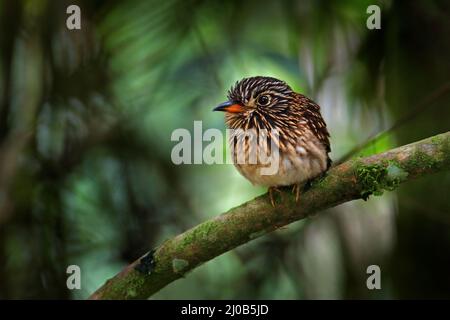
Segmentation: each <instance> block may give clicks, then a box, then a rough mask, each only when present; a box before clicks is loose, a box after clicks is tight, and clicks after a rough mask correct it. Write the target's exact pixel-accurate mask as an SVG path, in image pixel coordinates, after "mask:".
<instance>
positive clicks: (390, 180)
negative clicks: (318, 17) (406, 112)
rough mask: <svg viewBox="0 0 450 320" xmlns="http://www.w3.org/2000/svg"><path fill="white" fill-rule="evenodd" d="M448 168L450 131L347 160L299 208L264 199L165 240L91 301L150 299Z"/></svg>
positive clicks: (288, 198)
mask: <svg viewBox="0 0 450 320" xmlns="http://www.w3.org/2000/svg"><path fill="white" fill-rule="evenodd" d="M449 169H450V131H449V132H446V133H443V134H440V135H437V136H434V137H431V138H428V139H425V140H422V141H419V142H415V143H412V144H409V145H405V146H402V147H399V148H396V149H392V150H389V151H387V152H384V153H381V154H377V155H373V156H370V157H366V158H359V159H353V160H349V161H347V162H345V163H342V164H340V165H338V166H336V167H333V168H332V169H330V170H329V171H328V172H327V174H326V176H325V177H323V178H319V179H316V180H315V181H314V182H313V183H312V186H311V188H309V189H308V190H307V191H305V192H303V193H302V194H301V195H300V200H299V203H298V204H297V203H295V200H294V197H293V195H292V194H291V192H290V190H284V191H283V192H281V194H280V195H279V199H277V206H276V207H275V208H274V207H272V205H271V204H270V200H269V198H268V195H267V194H264V195H262V196H259V197H257V198H255V199H253V200H251V201H249V202H246V203H244V204H242V205H241V206H239V207H236V208H233V209H231V210H229V211H228V212H227V213H224V214H221V215H219V216H217V217H215V218H213V219H210V220H208V221H205V222H203V223H201V224H199V225H197V226H196V227H194V228H192V229H190V230H188V231H186V232H184V233H182V234H180V235H178V236H176V237H174V238H172V239H170V240H167V241H165V242H164V243H163V244H161V245H160V246H159V247H157V248H156V249H154V250H151V251H150V252H148V253H147V254H146V255H144V256H143V257H141V258H140V259H138V260H136V261H135V262H133V263H132V264H130V265H129V266H127V267H126V268H125V269H124V270H122V272H120V273H119V274H117V275H116V276H115V277H113V278H112V279H110V280H108V281H107V282H106V283H105V284H104V285H103V286H102V287H101V288H99V289H98V290H97V291H96V292H95V293H94V294H93V295H92V296H91V297H90V299H146V298H148V297H149V296H150V295H152V294H154V293H155V292H157V291H159V290H160V289H161V288H163V287H165V286H166V285H168V284H169V283H171V282H173V281H175V280H177V279H179V278H181V277H183V275H185V274H186V273H187V272H188V271H190V270H192V269H194V268H196V267H197V266H199V265H201V264H203V263H205V262H207V261H209V260H211V259H213V258H215V257H217V256H219V255H221V254H222V253H224V252H227V251H229V250H231V249H233V248H236V247H237V246H239V245H241V244H244V243H246V242H249V241H251V240H253V239H255V238H258V237H260V236H262V235H264V234H266V233H269V232H272V231H274V230H276V229H278V228H280V227H282V226H285V225H287V224H289V223H291V222H294V221H297V220H300V219H304V218H306V217H307V216H308V215H310V214H312V213H315V212H318V211H322V210H324V209H327V208H330V207H333V206H336V205H339V204H341V203H344V202H347V201H351V200H355V199H367V198H368V197H369V196H370V195H371V194H374V195H379V194H381V193H382V192H383V191H384V190H393V189H395V188H396V187H397V186H398V185H399V184H400V183H402V182H405V181H408V180H411V179H414V178H417V177H420V176H424V175H427V174H431V173H436V172H439V171H445V170H449Z"/></svg>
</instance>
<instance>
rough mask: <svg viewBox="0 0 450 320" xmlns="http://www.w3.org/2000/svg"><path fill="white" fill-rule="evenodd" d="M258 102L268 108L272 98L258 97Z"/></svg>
mask: <svg viewBox="0 0 450 320" xmlns="http://www.w3.org/2000/svg"><path fill="white" fill-rule="evenodd" d="M257 102H258V104H259V105H260V106H267V105H268V104H269V102H270V98H269V96H267V95H262V96H259V97H258V100H257Z"/></svg>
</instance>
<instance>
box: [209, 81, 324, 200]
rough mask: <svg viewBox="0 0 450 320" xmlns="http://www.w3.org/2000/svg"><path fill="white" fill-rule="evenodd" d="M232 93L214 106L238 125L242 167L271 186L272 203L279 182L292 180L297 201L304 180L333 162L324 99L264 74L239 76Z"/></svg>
mask: <svg viewBox="0 0 450 320" xmlns="http://www.w3.org/2000/svg"><path fill="white" fill-rule="evenodd" d="M228 99H229V100H228V101H226V102H224V103H222V104H220V105H219V106H217V107H216V108H215V109H214V111H224V112H225V113H226V114H225V122H226V124H227V127H228V128H230V129H233V130H231V135H230V137H231V139H230V143H231V144H230V147H231V150H232V159H233V163H234V165H235V166H236V168H237V169H238V171H239V172H240V173H241V174H242V175H243V176H244V177H245V178H247V179H248V180H249V181H250V182H252V183H253V184H254V185H261V186H267V187H269V195H270V201H271V203H272V205H273V206H275V202H274V198H273V191H279V190H278V187H283V186H293V192H294V193H295V199H296V201H298V200H299V193H300V189H301V188H302V186H303V185H304V184H305V183H306V182H308V181H310V180H311V179H313V178H315V177H317V176H319V175H321V174H323V173H324V172H325V171H326V170H328V168H329V167H330V165H331V160H330V157H329V155H328V153H329V152H330V141H329V136H330V135H329V133H328V130H327V126H326V124H325V121H324V120H323V118H322V115H321V114H320V107H319V105H318V104H317V103H315V102H314V101H312V100H311V99H309V98H307V97H306V96H304V95H302V94H300V93H297V92H294V91H293V90H292V89H291V87H290V86H289V85H287V84H286V83H285V82H284V81H281V80H278V79H275V78H272V77H261V76H258V77H250V78H244V79H242V80H241V81H238V82H236V84H235V86H234V87H232V88H231V89H230V90H229V92H228ZM248 132H253V134H247V133H248ZM257 149H258V151H257V152H256V150H257ZM275 151H276V152H275ZM258 152H260V153H258ZM254 154H256V155H262V156H265V158H264V157H262V156H261V157H260V156H255V157H252V156H253V155H254ZM263 158H264V159H263ZM251 159H253V160H254V161H250V160H251ZM255 159H256V160H255ZM263 160H264V161H263ZM274 162H275V164H276V166H273V163H274ZM270 166H272V167H275V168H276V170H268V169H269V167H270Z"/></svg>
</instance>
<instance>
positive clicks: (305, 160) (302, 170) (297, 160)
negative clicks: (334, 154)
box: [235, 150, 327, 187]
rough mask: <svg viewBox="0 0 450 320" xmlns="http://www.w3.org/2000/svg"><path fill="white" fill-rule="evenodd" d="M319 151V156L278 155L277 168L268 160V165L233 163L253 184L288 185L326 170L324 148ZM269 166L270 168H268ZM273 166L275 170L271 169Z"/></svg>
mask: <svg viewBox="0 0 450 320" xmlns="http://www.w3.org/2000/svg"><path fill="white" fill-rule="evenodd" d="M320 151H322V150H320ZM321 153H322V154H321V156H320V155H319V157H317V156H314V155H311V154H297V155H296V156H294V157H289V156H287V155H280V158H279V159H278V168H276V166H274V165H273V163H271V162H269V163H270V165H261V164H235V165H236V167H237V169H238V170H239V172H240V173H241V174H242V175H243V176H244V177H245V178H247V179H248V180H250V182H252V183H253V184H256V185H262V186H267V187H271V186H289V185H293V184H299V183H302V182H305V181H307V180H309V179H311V178H314V177H316V176H318V175H319V174H320V173H322V172H324V171H325V170H326V166H327V164H326V161H327V160H326V159H327V154H326V152H325V150H323V151H322V152H321ZM274 161H275V160H274ZM269 166H271V170H268V167H269ZM274 168H275V169H277V170H273V169H274Z"/></svg>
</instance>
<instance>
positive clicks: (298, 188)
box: [292, 183, 301, 203]
mask: <svg viewBox="0 0 450 320" xmlns="http://www.w3.org/2000/svg"><path fill="white" fill-rule="evenodd" d="M300 191H301V185H300V184H297V183H296V184H294V185H293V186H292V193H293V194H295V202H297V203H298V200H299V199H300Z"/></svg>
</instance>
